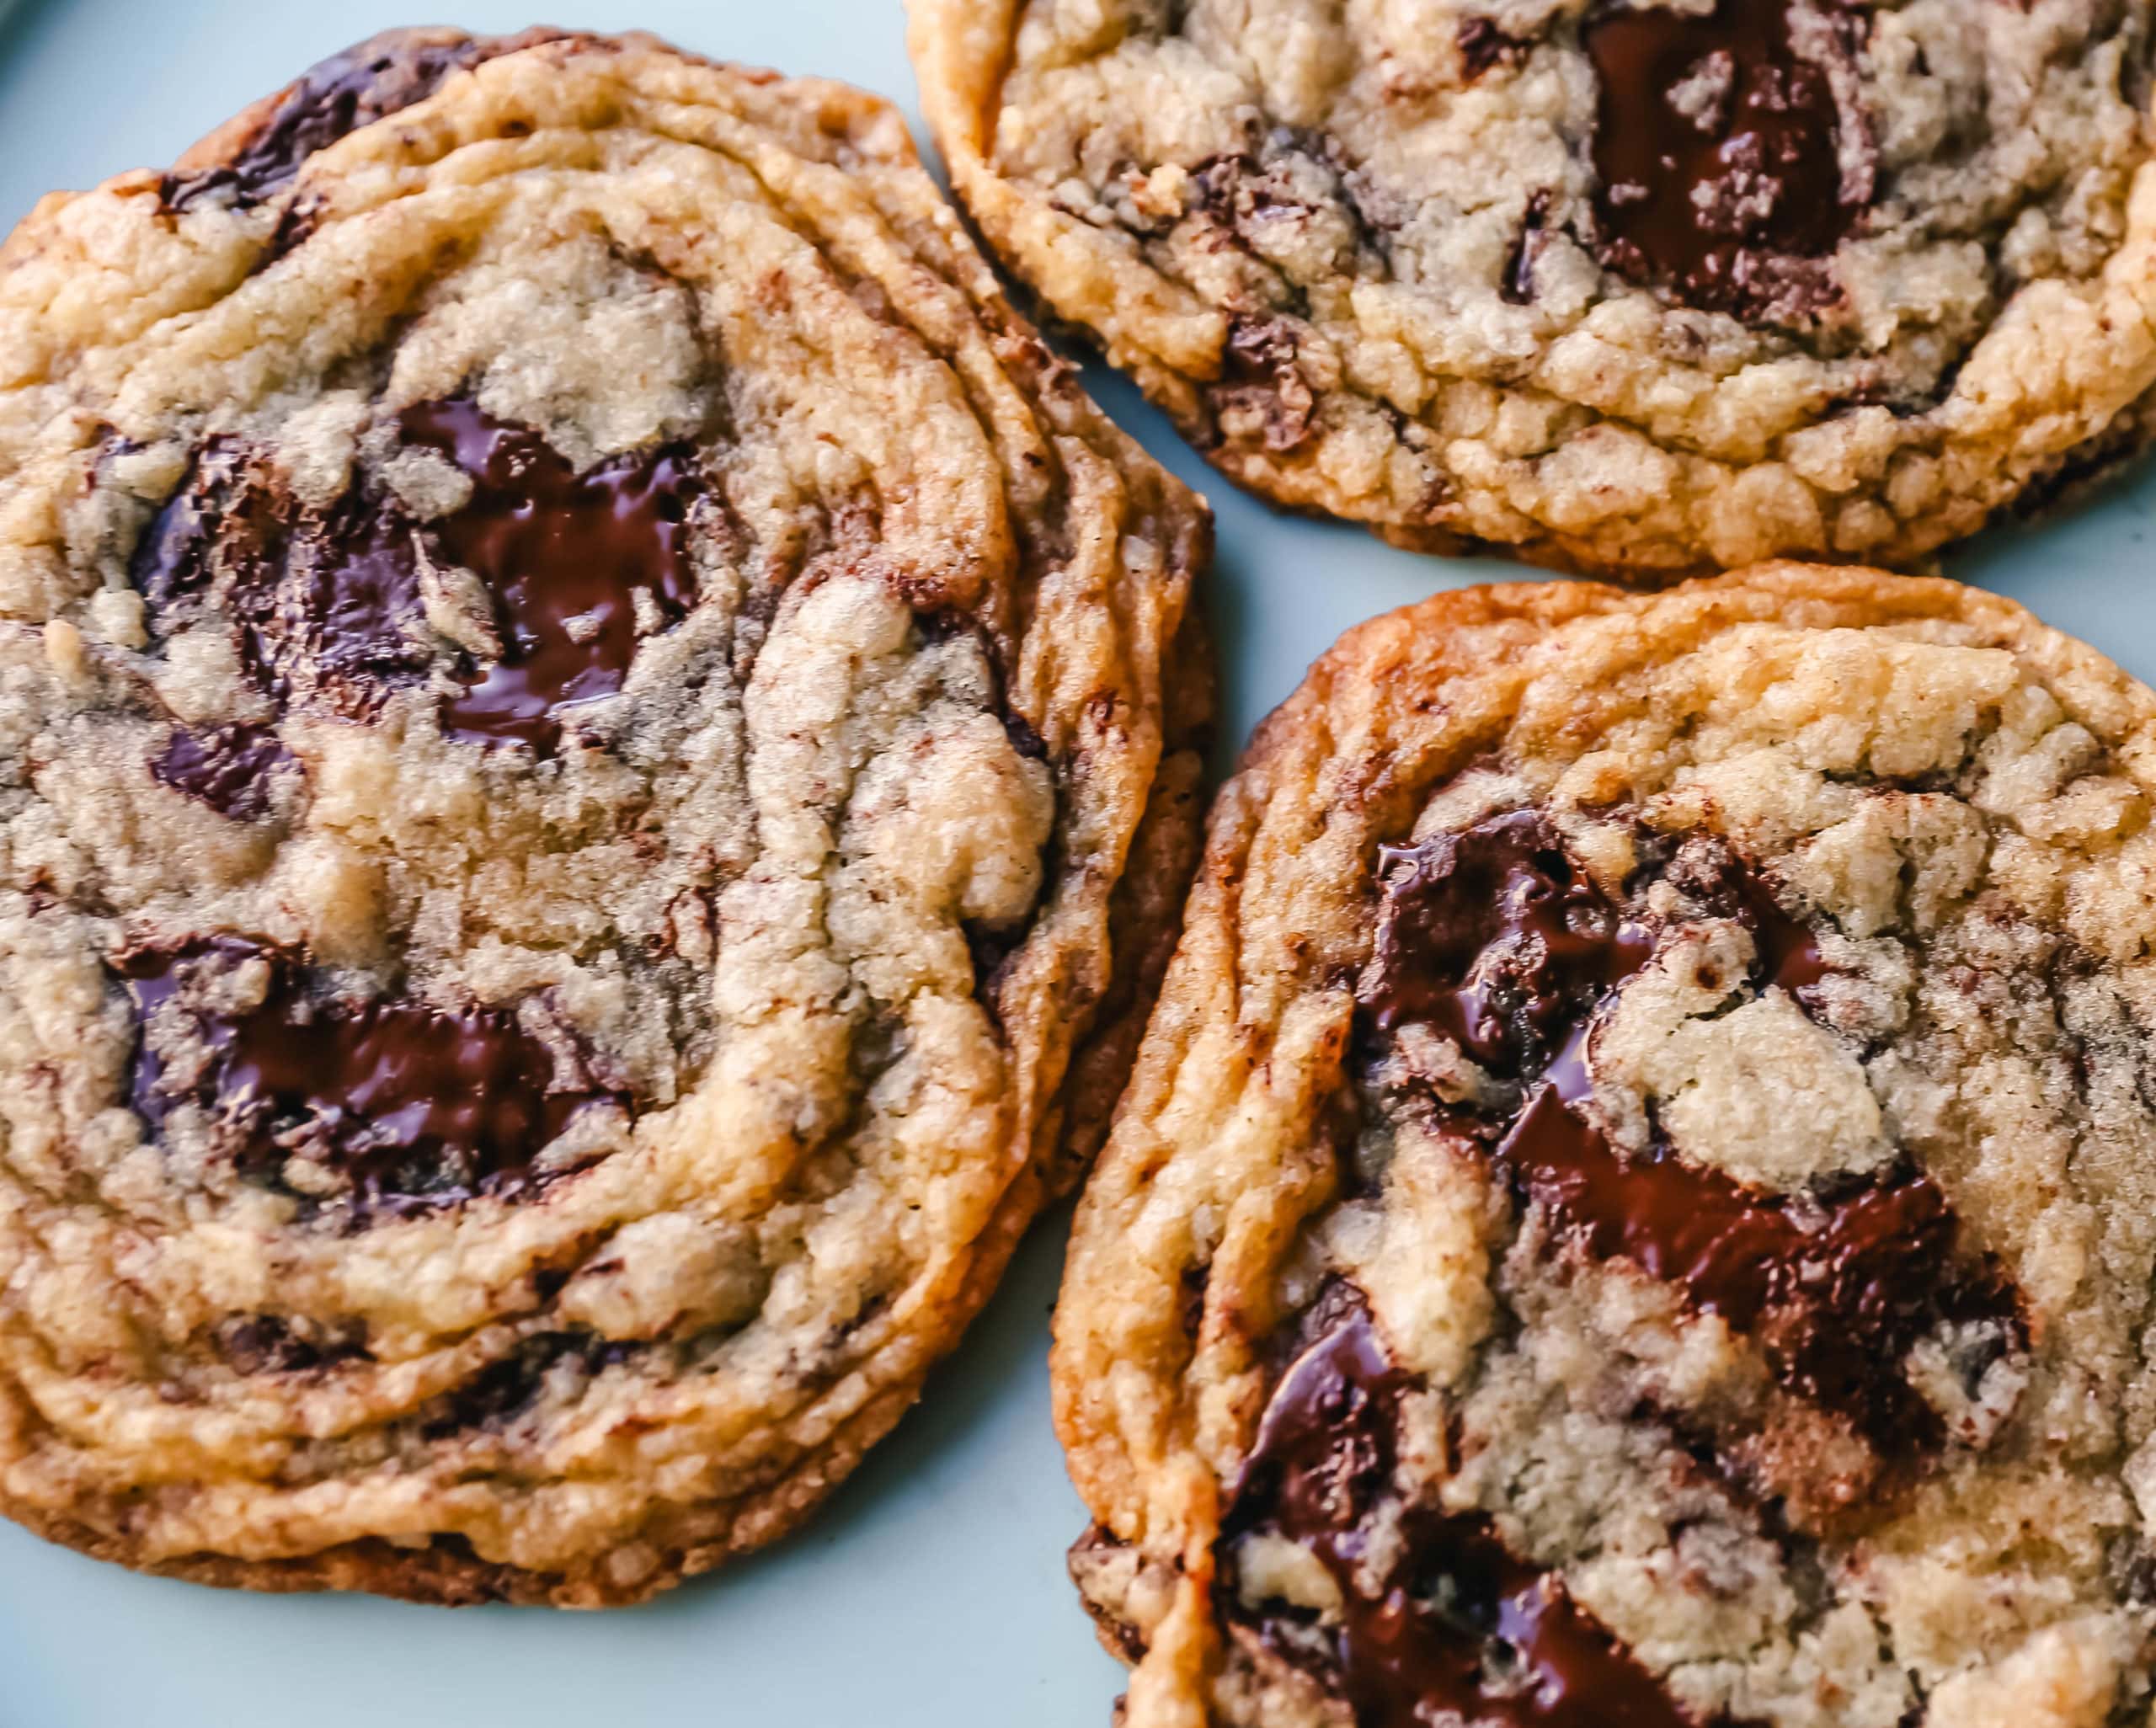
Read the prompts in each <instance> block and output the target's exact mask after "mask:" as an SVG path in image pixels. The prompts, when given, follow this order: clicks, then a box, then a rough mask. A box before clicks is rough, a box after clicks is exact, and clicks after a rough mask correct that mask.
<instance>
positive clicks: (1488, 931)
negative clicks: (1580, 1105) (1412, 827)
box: [1363, 810, 1654, 1076]
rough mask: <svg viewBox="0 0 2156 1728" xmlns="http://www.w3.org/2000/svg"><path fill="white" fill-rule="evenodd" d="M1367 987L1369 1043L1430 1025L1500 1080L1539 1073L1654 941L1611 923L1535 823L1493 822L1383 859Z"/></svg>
mask: <svg viewBox="0 0 2156 1728" xmlns="http://www.w3.org/2000/svg"><path fill="white" fill-rule="evenodd" d="M1378 873H1379V875H1380V877H1381V878H1382V879H1383V881H1384V883H1385V893H1384V900H1383V904H1381V906H1380V909H1379V914H1378V930H1377V943H1376V960H1375V964H1374V968H1373V971H1374V980H1373V981H1371V982H1370V983H1368V984H1365V987H1364V995H1363V1004H1364V1008H1365V1009H1367V1010H1368V1011H1369V1013H1370V1016H1371V1018H1372V1020H1373V1021H1374V1024H1375V1026H1376V1027H1377V1028H1378V1030H1379V1031H1380V1032H1391V1031H1393V1030H1395V1029H1396V1028H1397V1027H1399V1026H1401V1024H1403V1023H1404V1022H1406V1021H1430V1022H1431V1023H1432V1024H1433V1025H1435V1026H1437V1027H1440V1028H1441V1029H1442V1030H1444V1031H1445V1032H1449V1033H1450V1034H1451V1035H1452V1036H1453V1037H1454V1038H1455V1039H1457V1040H1458V1041H1459V1043H1460V1048H1462V1049H1464V1050H1465V1051H1466V1052H1467V1053H1469V1054H1470V1056H1472V1057H1474V1058H1475V1059H1476V1061H1477V1062H1480V1063H1481V1064H1483V1065H1484V1066H1485V1067H1486V1068H1489V1069H1493V1070H1494V1071H1496V1072H1497V1073H1499V1074H1501V1075H1507V1076H1513V1075H1521V1074H1524V1073H1525V1072H1528V1071H1529V1069H1533V1068H1536V1067H1540V1065H1541V1064H1542V1063H1544V1062H1546V1061H1547V1060H1548V1059H1550V1056H1551V1055H1553V1054H1554V1053H1556V1049H1557V1048H1558V1046H1559V1044H1560V1043H1561V1042H1562V1041H1563V1038H1564V1037H1565V1034H1566V1032H1568V1031H1569V1030H1570V1029H1571V1027H1572V1025H1573V1024H1574V1023H1575V1022H1576V1021H1577V1020H1578V1019H1579V1018H1580V1017H1582V1016H1583V1015H1584V1014H1585V1012H1586V1011H1588V1009H1591V1008H1592V1007H1593V1005H1595V1003H1597V1002H1598V1001H1599V1000H1601V999H1602V997H1603V996H1604V995H1605V994H1607V993H1608V991H1609V989H1610V988H1611V986H1613V985H1614V984H1616V983H1618V981H1619V980H1620V979H1624V978H1626V977H1629V976H1630V974H1631V973H1635V972H1636V971H1638V970H1639V968H1641V967H1642V966H1644V965H1646V963H1647V960H1648V958H1649V957H1651V956H1652V953H1653V952H1654V933H1653V932H1652V931H1651V930H1649V929H1648V928H1647V927H1646V925H1642V924H1639V923H1636V922H1634V921H1631V920H1627V919H1625V918H1624V917H1622V916H1621V915H1620V914H1619V912H1618V910H1617V909H1616V908H1615V907H1614V906H1612V905H1611V904H1610V903H1609V899H1608V898H1607V896H1605V895H1604V893H1603V892H1602V890H1601V889H1600V888H1597V887H1596V886H1595V884H1594V883H1593V881H1592V880H1591V879H1590V878H1589V877H1588V875H1587V873H1586V872H1584V871H1582V870H1580V869H1579V868H1577V867H1576V866H1575V865H1574V863H1573V862H1572V858H1571V856H1569V855H1568V854H1567V853H1566V851H1565V849H1564V845H1563V843H1562V842H1561V840H1560V839H1559V838H1558V835H1557V833H1556V829H1553V828H1552V827H1550V824H1549V822H1548V821H1547V820H1546V819H1545V818H1544V817H1543V816H1542V815H1541V814H1540V813H1539V812H1537V811H1533V810H1518V811H1513V812H1510V813H1507V814H1505V815H1502V816H1495V817H1492V818H1491V819H1489V820H1488V821H1486V822H1483V823H1480V824H1476V826H1475V827H1473V828H1470V829H1467V830H1465V832H1464V833H1460V834H1440V835H1433V836H1432V837H1431V838H1430V839H1429V840H1427V841H1424V842H1423V843H1422V844H1421V845H1413V846H1385V847H1382V848H1380V852H1379V857H1378Z"/></svg>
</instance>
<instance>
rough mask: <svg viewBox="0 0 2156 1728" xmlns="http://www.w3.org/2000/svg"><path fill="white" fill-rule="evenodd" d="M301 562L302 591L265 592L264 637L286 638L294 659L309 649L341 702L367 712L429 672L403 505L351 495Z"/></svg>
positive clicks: (297, 583)
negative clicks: (281, 597) (280, 596)
mask: <svg viewBox="0 0 2156 1728" xmlns="http://www.w3.org/2000/svg"><path fill="white" fill-rule="evenodd" d="M296 563H297V565H298V567H299V568H297V569H296V570H295V572H294V577H293V583H292V584H291V585H292V587H293V588H294V589H296V593H293V594H291V595H288V596H287V597H286V600H285V603H284V604H282V605H279V604H277V603H276V602H275V601H273V600H271V599H270V597H269V596H267V595H262V596H260V597H259V600H258V604H259V606H260V607H261V612H262V616H261V618H260V621H259V624H258V626H257V627H258V630H259V632H262V634H263V635H264V637H265V638H266V639H267V638H275V637H278V636H281V637H282V638H283V640H282V644H281V650H282V653H283V655H284V657H285V658H286V659H291V658H293V657H295V656H296V655H298V654H302V653H303V654H304V655H305V657H306V659H307V664H308V666H309V669H310V670H311V672H312V677H313V680H314V683H315V686H316V688H317V690H318V691H319V692H321V693H322V694H323V695H325V696H328V697H329V698H330V699H331V701H333V703H334V706H336V707H339V709H341V710H342V711H343V712H345V713H347V714H350V715H352V716H354V717H361V716H364V715H366V714H367V713H371V712H372V711H373V710H374V708H375V707H376V706H378V705H379V703H380V701H381V700H382V695H383V694H384V693H385V692H386V691H388V690H389V689H390V688H392V686H394V685H399V684H408V683H411V682H414V681H416V680H418V679H419V678H421V677H423V676H424V675H425V672H426V669H427V662H428V659H429V658H430V654H429V650H428V644H427V636H426V631H425V627H424V622H423V621H422V615H421V606H422V605H423V601H422V600H421V596H420V591H419V557H418V553H417V552H416V551H415V549H414V546H413V541H412V525H411V524H410V523H409V522H408V520H405V519H404V517H403V515H401V514H400V513H398V511H396V510H394V509H382V508H377V507H375V506H372V505H371V504H366V503H364V502H363V501H361V500H360V499H357V498H348V499H344V501H343V502H342V503H340V504H339V505H338V506H337V507H336V509H334V510H332V511H331V512H330V513H329V515H328V518H327V519H326V520H324V521H323V523H322V525H320V527H319V529H318V531H316V532H314V533H313V534H312V535H309V536H307V543H306V547H305V552H304V554H303V555H302V557H301V558H299V559H298V560H296ZM280 626H282V628H281V629H280V628H279V627H280ZM272 652H273V654H274V653H275V652H276V651H275V650H273V651H272Z"/></svg>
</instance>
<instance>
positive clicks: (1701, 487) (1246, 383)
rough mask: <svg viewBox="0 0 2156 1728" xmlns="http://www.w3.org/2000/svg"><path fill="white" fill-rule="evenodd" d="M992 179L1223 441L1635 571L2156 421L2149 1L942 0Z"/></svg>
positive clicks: (958, 134)
mask: <svg viewBox="0 0 2156 1728" xmlns="http://www.w3.org/2000/svg"><path fill="white" fill-rule="evenodd" d="M910 3H911V6H912V26H913V27H912V41H913V51H914V57H915V66H916V68H917V70H918V72H919V74H920V78H921V97H922V101H923V104H924V106H925V107H926V111H927V113H928V115H929V118H930V120H931V122H932V124H933V125H934V127H935V130H936V135H937V140H938V141H939V143H940V145H941V147H942V152H943V155H944V157H945V159H946V160H947V163H948V164H949V167H950V172H951V177H952V182H953V185H954V187H955V188H956V189H957V190H958V194H959V195H960V196H961V197H962V198H963V200H964V201H965V203H966V204H967V205H968V207H969V209H970V210H971V211H972V212H973V214H974V217H975V218H976V220H977V221H978V222H979V226H980V228H981V230H982V232H984V233H985V235H986V236H987V237H988V239H989V241H990V244H991V245H992V246H993V247H994V248H995V250H996V252H997V253H999V254H1001V257H1002V259H1003V260H1004V261H1005V262H1006V264H1008V265H1009V266H1010V268H1011V269H1012V270H1013V271H1015V272H1016V273H1017V275H1019V276H1020V277H1022V279H1024V280H1026V281H1027V283H1029V284H1031V285H1033V288H1034V289H1036V290H1037V291H1038V293H1039V295H1040V296H1041V299H1042V300H1043V302H1044V304H1045V307H1047V309H1049V311H1051V312H1054V315H1055V316H1056V317H1059V318H1060V319H1062V320H1065V321H1066V322H1067V323H1070V324H1071V325H1073V326H1075V327H1078V328H1081V330H1084V331H1086V332H1088V333H1091V336H1092V337H1093V338H1095V339H1097V341H1098V342H1099V343H1100V344H1102V346H1104V347H1105V348H1106V349H1107V354H1108V356H1109V358H1110V359H1111V360H1113V362H1114V363H1115V364H1116V365H1118V366H1121V367H1123V368H1124V369H1125V370H1127V371H1129V372H1130V373H1131V374H1132V375H1133V376H1134V377H1135V378H1136V379H1137V381H1139V384H1140V385H1142V386H1143V387H1144V388H1145V391H1146V392H1147V393H1148V394H1149V395H1150V396H1151V397H1152V398H1153V399H1154V400H1155V402H1156V403H1160V404H1161V406H1162V407H1163V408H1165V409H1166V411H1167V412H1168V413H1170V414H1171V415H1172V416H1173V417H1174V419H1176V421H1177V424H1179V425H1180V426H1181V427H1182V429H1183V431H1184V432H1185V434H1186V435H1187V436H1189V437H1190V438H1191V439H1192V440H1193V441H1194V442H1195V443H1196V444H1198V446H1199V447H1200V448H1201V449H1202V450H1203V451H1204V452H1205V453H1206V454H1207V455H1208V456H1209V457H1210V458H1211V460H1212V461H1214V463H1216V464H1217V465H1218V466H1219V467H1220V468H1221V469H1222V470H1223V471H1224V472H1226V473H1227V474H1229V475H1230V477H1233V478H1235V480H1238V481H1240V482H1241V483H1243V484H1244V485H1246V486H1249V487H1251V488H1254V489H1255V490H1257V491H1258V492H1260V493H1263V494H1265V495H1266V496H1267V497H1269V498H1271V499H1274V500H1276V501H1277V502H1278V503H1280V504H1285V505H1289V506H1290V507H1293V508H1295V509H1309V510H1316V511H1322V512H1326V513H1329V514H1331V515H1337V516H1342V517H1346V518H1348V519H1349V520H1354V521H1358V522H1362V523H1364V524H1367V525H1369V526H1370V527H1371V528H1373V529H1374V530H1376V531H1378V532H1379V533H1380V534H1382V535H1384V536H1385V537H1387V538H1388V539H1390V540H1393V541H1399V542H1401V543H1403V544H1406V545H1410V546H1416V547H1425V548H1428V549H1430V550H1436V551H1454V550H1460V549H1462V548H1466V547H1497V548H1508V549H1511V550H1512V551H1513V552H1517V553H1518V554H1519V555H1520V556H1522V557H1526V558H1529V559H1530V560H1533V561H1534V562H1537V563H1546V564H1550V565H1553V566H1556V567H1558V568H1579V569H1584V570H1588V571H1591V572H1599V573H1607V574H1609V575H1611V576H1614V577H1617V578H1620V579H1628V580H1632V581H1637V582H1656V581H1662V580H1667V579H1670V578H1673V577H1674V576H1678V575H1684V574H1687V573H1690V574H1703V573H1709V572H1711V571H1714V570H1722V569H1729V568H1735V567H1737V566H1738V565H1740V564H1743V563H1750V562H1752V561H1753V560H1755V559H1759V558H1764V557H1774V556H1783V555H1803V556H1808V557H1817V558H1822V559H1829V560H1849V561H1854V562H1866V563H1887V564H1899V563H1907V562H1908V561H1910V560H1913V559H1916V558H1919V557H1922V556H1924V554H1927V553H1929V552H1931V551H1932V550H1934V549H1935V548H1936V547H1940V546H1941V545H1942V544H1944V543H1945V542H1946V541H1951V540H1953V539H1955V538H1956V537H1958V536H1962V535H1966V534H1968V533H1970V532H1971V531H1973V530H1975V529H1977V527H1979V526H1981V525H1983V523H1984V522H1985V521H1986V520H1988V518H1990V517H1991V516H1992V515H1993V513H1995V512H1997V511H1999V510H2001V509H2006V508H2009V507H2014V506H2017V505H2018V506H2020V507H2025V508H2035V507H2036V505H2037V504H2040V503H2041V502H2042V501H2043V500H2045V499H2047V498H2049V497H2052V496H2054V495H2056V494H2057V493H2058V492H2059V491H2060V490H2061V489H2062V488H2066V487H2068V486H2070V485H2073V484H2075V483H2078V482H2079V480H2081V479H2083V478H2085V477H2087V476H2088V475H2089V474H2090V473H2092V472H2095V471H2096V470H2098V469H2100V468H2102V467H2107V466H2109V465H2110V464H2111V463H2113V462H2115V461H2118V460H2120V459H2121V458H2122V457H2124V456H2127V455H2128V454H2131V453H2132V451H2135V450H2137V449H2138V448H2139V447H2140V446H2141V445H2143V443H2144V442H2145V441H2146V440H2147V437H2148V425H2149V423H2150V420H2151V416H2152V406H2151V405H2152V403H2156V395H2152V389H2153V388H2156V333H2152V323H2156V317H2152V314H2156V173H2152V172H2151V169H2150V163H2149V157H2150V145H2151V125H2150V120H2149V116H2148V96H2149V57H2150V52H2151V42H2150V34H2149V33H2150V18H2151V9H2150V7H2149V6H2148V3H2146V0H2030V3H2025V4H2023V3H2015V4H1999V3H1996V0H1898V3H1897V0H1876V3H1875V0H1347V3H1345V4H1342V3H1339V0H1191V3H1189V4H1178V5H1173V6H1171V5H1166V4H1163V3H1160V0H910Z"/></svg>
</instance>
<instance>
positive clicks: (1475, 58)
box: [1454, 13, 1528, 84]
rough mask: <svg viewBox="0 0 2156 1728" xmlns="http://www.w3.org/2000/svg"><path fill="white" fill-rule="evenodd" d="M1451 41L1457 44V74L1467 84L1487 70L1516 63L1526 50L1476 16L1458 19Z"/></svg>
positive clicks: (1494, 24)
mask: <svg viewBox="0 0 2156 1728" xmlns="http://www.w3.org/2000/svg"><path fill="white" fill-rule="evenodd" d="M1454 40H1457V41H1458V42H1459V44H1460V70H1461V71H1462V72H1465V74H1466V75H1467V81H1468V83H1470V84H1471V83H1474V82H1475V81H1476V79H1477V78H1479V77H1481V76H1482V75H1483V74H1484V73H1485V72H1488V71H1489V70H1490V68H1491V67H1494V66H1497V65H1499V64H1500V63H1508V62H1512V61H1518V59H1519V58H1520V57H1521V56H1523V55H1524V54H1525V53H1526V52H1527V49H1528V45H1527V44H1526V43H1524V42H1523V41H1521V40H1520V39H1519V38H1518V37H1517V36H1513V35H1507V34H1506V32H1505V31H1504V29H1502V27H1501V26H1500V25H1499V24H1498V23H1497V20H1496V19H1493V18H1484V17H1482V16H1481V15H1480V14H1479V13H1478V14H1476V16H1474V17H1471V18H1464V19H1460V29H1459V30H1458V32H1457V33H1456V35H1455V38H1454Z"/></svg>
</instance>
